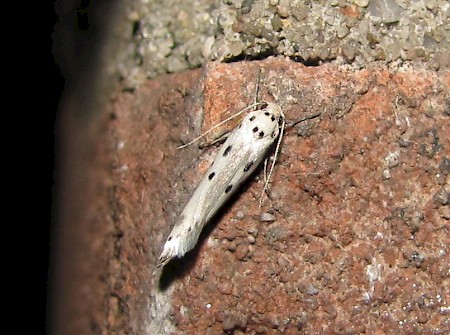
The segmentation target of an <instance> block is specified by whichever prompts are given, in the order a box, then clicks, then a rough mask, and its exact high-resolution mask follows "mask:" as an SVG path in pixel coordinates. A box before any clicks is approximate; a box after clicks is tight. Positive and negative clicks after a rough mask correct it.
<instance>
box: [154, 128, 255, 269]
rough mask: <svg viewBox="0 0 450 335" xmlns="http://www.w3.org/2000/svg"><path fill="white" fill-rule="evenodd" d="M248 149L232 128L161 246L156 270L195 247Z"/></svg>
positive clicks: (237, 129) (237, 130)
mask: <svg viewBox="0 0 450 335" xmlns="http://www.w3.org/2000/svg"><path fill="white" fill-rule="evenodd" d="M248 146H249V143H247V142H246V141H242V135H241V131H240V129H239V128H235V129H234V130H233V131H232V132H231V133H230V134H229V136H228V138H227V140H226V141H225V143H224V144H223V145H222V147H221V148H220V149H219V152H218V153H217V156H216V158H215V159H214V162H213V163H212V165H211V166H210V167H209V169H208V170H207V171H206V173H205V174H204V175H203V177H202V179H201V180H200V182H199V183H198V185H197V187H196V189H195V191H194V192H193V194H192V196H191V198H190V199H189V201H188V202H187V203H186V205H185V206H184V208H183V210H182V212H181V214H180V216H179V217H178V219H177V222H176V224H175V226H174V227H173V229H172V231H171V233H170V235H169V237H168V238H167V241H166V243H165V244H164V248H163V251H162V253H161V256H160V258H159V261H158V265H157V266H158V267H161V266H163V265H164V264H166V263H167V262H168V261H169V260H170V259H172V258H174V257H182V256H183V255H184V254H185V253H186V252H188V251H189V250H191V249H192V248H194V246H195V244H196V243H197V241H198V238H199V236H200V233H201V231H202V229H203V227H204V225H205V224H206V222H207V221H208V219H209V218H210V217H209V216H208V213H210V212H211V209H212V208H213V207H215V206H216V204H217V202H218V201H221V202H224V201H226V199H225V197H224V196H223V194H225V195H226V194H227V193H229V192H225V190H226V188H227V186H228V185H229V184H230V182H231V180H232V179H233V178H234V177H235V175H236V173H237V171H238V169H240V167H241V164H240V163H239V160H241V159H242V154H243V152H245V151H246V150H248V149H246V148H245V147H248ZM230 195H231V194H230ZM228 197H229V196H226V198H228Z"/></svg>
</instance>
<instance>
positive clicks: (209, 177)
mask: <svg viewBox="0 0 450 335" xmlns="http://www.w3.org/2000/svg"><path fill="white" fill-rule="evenodd" d="M215 175H216V173H215V172H211V173H210V174H209V176H208V180H211V179H213V178H214V176H215Z"/></svg>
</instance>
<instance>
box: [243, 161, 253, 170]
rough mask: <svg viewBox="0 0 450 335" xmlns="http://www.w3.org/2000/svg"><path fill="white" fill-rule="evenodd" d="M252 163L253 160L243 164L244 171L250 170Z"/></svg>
mask: <svg viewBox="0 0 450 335" xmlns="http://www.w3.org/2000/svg"><path fill="white" fill-rule="evenodd" d="M252 165H253V162H248V163H247V165H245V167H244V172H247V171H248V170H250V168H251V167H252Z"/></svg>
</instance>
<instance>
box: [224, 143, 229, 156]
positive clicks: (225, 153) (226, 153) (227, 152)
mask: <svg viewBox="0 0 450 335" xmlns="http://www.w3.org/2000/svg"><path fill="white" fill-rule="evenodd" d="M230 151H231V145H229V146H228V147H227V148H226V149H225V151H224V152H223V157H226V156H227V155H228V154H229V153H230Z"/></svg>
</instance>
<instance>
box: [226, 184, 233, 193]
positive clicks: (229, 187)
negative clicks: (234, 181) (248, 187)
mask: <svg viewBox="0 0 450 335" xmlns="http://www.w3.org/2000/svg"><path fill="white" fill-rule="evenodd" d="M232 188H233V185H228V186H227V188H226V189H225V193H228V192H230V191H231V189H232Z"/></svg>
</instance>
